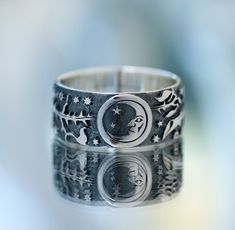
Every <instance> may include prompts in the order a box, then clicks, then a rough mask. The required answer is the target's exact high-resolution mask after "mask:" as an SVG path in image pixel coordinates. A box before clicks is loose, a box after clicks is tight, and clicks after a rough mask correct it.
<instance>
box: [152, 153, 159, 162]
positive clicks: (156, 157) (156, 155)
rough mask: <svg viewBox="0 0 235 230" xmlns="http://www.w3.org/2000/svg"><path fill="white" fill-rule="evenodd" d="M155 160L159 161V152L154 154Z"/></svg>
mask: <svg viewBox="0 0 235 230" xmlns="http://www.w3.org/2000/svg"><path fill="white" fill-rule="evenodd" d="M153 161H154V162H158V161H159V154H158V153H157V154H154V155H153Z"/></svg>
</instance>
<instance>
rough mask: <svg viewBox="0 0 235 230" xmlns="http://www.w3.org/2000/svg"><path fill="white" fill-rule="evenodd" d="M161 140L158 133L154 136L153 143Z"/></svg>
mask: <svg viewBox="0 0 235 230" xmlns="http://www.w3.org/2000/svg"><path fill="white" fill-rule="evenodd" d="M159 141H160V137H159V136H158V135H156V134H154V135H153V136H152V142H153V143H158V142H159Z"/></svg>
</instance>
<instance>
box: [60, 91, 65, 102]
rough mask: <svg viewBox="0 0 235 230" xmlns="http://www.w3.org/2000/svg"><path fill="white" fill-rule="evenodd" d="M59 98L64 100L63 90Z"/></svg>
mask: <svg viewBox="0 0 235 230" xmlns="http://www.w3.org/2000/svg"><path fill="white" fill-rule="evenodd" d="M59 100H60V101H63V100H64V94H63V93H62V92H60V93H59Z"/></svg>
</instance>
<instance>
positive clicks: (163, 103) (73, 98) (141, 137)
mask: <svg viewBox="0 0 235 230" xmlns="http://www.w3.org/2000/svg"><path fill="white" fill-rule="evenodd" d="M54 92H55V94H54V99H53V108H54V111H53V127H54V130H55V132H56V137H57V138H58V139H59V140H61V141H62V142H66V143H72V144H78V145H79V146H86V147H87V146H93V147H98V148H99V147H103V148H107V147H109V148H130V147H144V146H151V145H156V144H159V143H164V142H168V141H172V140H174V139H177V138H178V137H180V136H181V130H182V125H183V120H184V87H183V85H182V82H181V80H180V78H179V77H178V76H177V75H175V74H173V73H170V72H167V71H164V70H159V69H152V68H147V67H133V66H114V67H96V68H90V69H84V70H78V71H74V72H69V73H66V74H64V75H62V76H60V77H59V78H58V80H57V81H56V82H55V85H54Z"/></svg>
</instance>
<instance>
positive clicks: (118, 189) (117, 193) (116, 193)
mask: <svg viewBox="0 0 235 230" xmlns="http://www.w3.org/2000/svg"><path fill="white" fill-rule="evenodd" d="M113 195H114V196H115V197H118V196H119V195H120V185H119V184H117V185H115V187H114V192H113Z"/></svg>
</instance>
